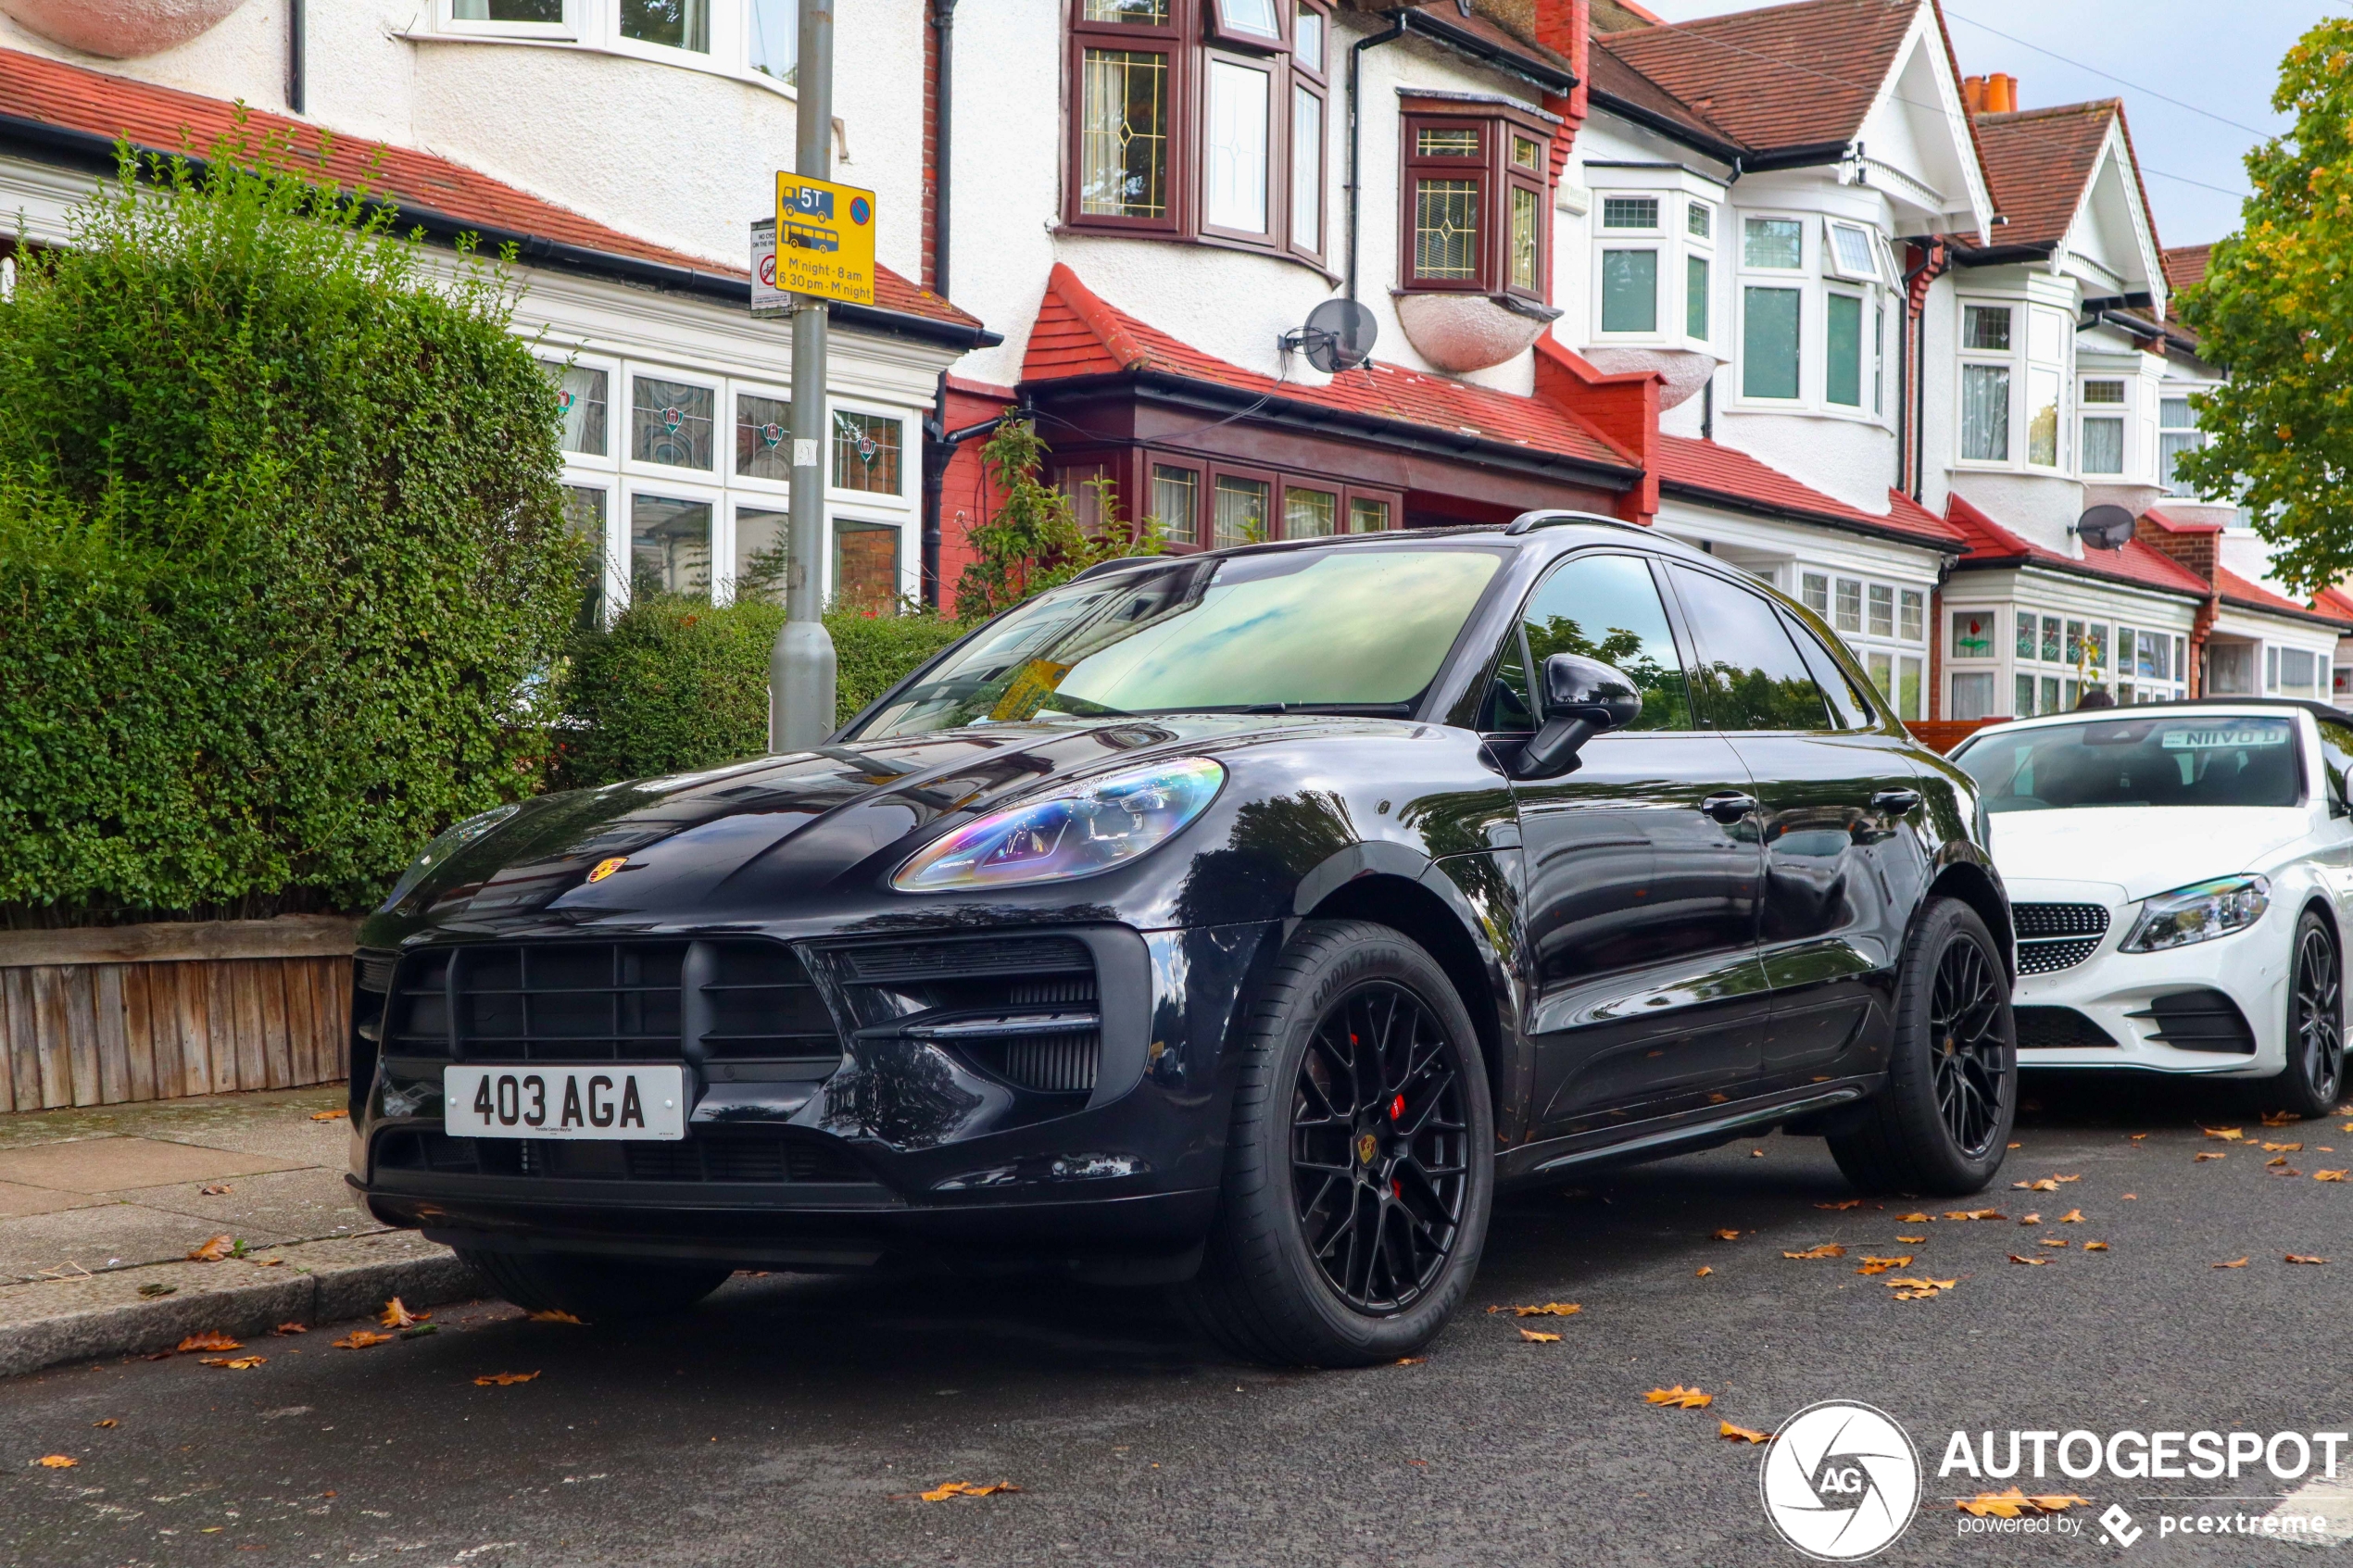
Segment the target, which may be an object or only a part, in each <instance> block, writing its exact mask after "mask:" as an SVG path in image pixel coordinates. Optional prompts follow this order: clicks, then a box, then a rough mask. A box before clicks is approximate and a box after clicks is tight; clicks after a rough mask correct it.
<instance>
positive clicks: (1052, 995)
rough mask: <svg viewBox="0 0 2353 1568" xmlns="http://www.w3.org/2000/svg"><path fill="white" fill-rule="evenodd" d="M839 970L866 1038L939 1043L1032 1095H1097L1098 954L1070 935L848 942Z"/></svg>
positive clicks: (837, 958)
mask: <svg viewBox="0 0 2353 1568" xmlns="http://www.w3.org/2000/svg"><path fill="white" fill-rule="evenodd" d="M831 961H832V962H833V963H834V965H835V970H834V972H835V974H836V976H837V981H838V983H839V985H841V988H842V991H843V993H844V994H845V995H846V997H848V999H849V1010H850V1011H851V1013H852V1015H853V1016H854V1017H855V1018H856V1019H857V1020H858V1023H859V1028H858V1035H859V1037H860V1038H861V1039H867V1040H878V1041H879V1040H890V1039H899V1040H909V1041H920V1042H923V1043H924V1044H926V1045H931V1046H936V1047H939V1048H940V1049H942V1050H944V1051H947V1052H949V1053H950V1055H952V1056H954V1057H956V1058H958V1059H959V1060H963V1062H965V1063H966V1064H968V1065H969V1066H971V1067H974V1068H975V1069H977V1070H978V1071H979V1072H981V1073H984V1074H986V1075H987V1076H988V1077H991V1078H994V1079H997V1080H999V1081H1000V1082H1001V1083H1004V1084H1006V1085H1010V1086H1012V1087H1013V1088H1017V1089H1024V1090H1027V1091H1029V1092H1030V1093H1033V1094H1046V1095H1086V1094H1090V1093H1092V1092H1093V1090H1094V1087H1095V1081H1096V1078H1097V1076H1098V1074H1099V1073H1100V1071H1101V1059H1102V1016H1101V996H1100V992H1099V988H1098V986H1097V983H1096V974H1095V960H1094V956H1093V954H1092V953H1090V952H1089V951H1088V947H1087V945H1086V944H1085V943H1083V942H1080V941H1077V940H1076V939H1075V938H1072V937H1068V936H1008V937H983V938H979V939H975V940H964V941H928V942H918V943H905V944H892V945H890V946H887V947H850V948H844V949H839V950H837V951H836V952H835V953H834V954H832V955H831Z"/></svg>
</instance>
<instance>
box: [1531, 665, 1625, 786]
mask: <svg viewBox="0 0 2353 1568" xmlns="http://www.w3.org/2000/svg"><path fill="white" fill-rule="evenodd" d="M1641 716H1642V691H1641V690H1640V688H1638V687H1637V686H1636V685H1635V684H1634V683H1633V681H1632V680H1631V678H1629V676H1628V675H1627V674H1626V672H1625V671H1622V670H1618V669H1616V668H1614V667H1613V666H1610V665H1607V664H1604V663H1603V662H1602V661H1601V660H1600V659H1586V658H1584V657H1582V656H1581V655H1579V654H1573V653H1556V654H1554V655H1553V656H1552V657H1551V658H1550V659H1546V660H1544V727H1543V728H1542V729H1541V730H1539V731H1537V732H1536V734H1535V737H1534V738H1533V739H1531V740H1530V741H1529V743H1528V746H1527V749H1526V750H1524V751H1522V752H1521V753H1520V759H1519V766H1518V768H1517V769H1516V771H1517V772H1518V774H1519V776H1520V777H1522V778H1526V779H1548V778H1552V777H1554V776H1555V775H1557V774H1560V773H1566V772H1569V771H1573V770H1574V769H1575V768H1576V766H1577V753H1578V749H1579V747H1581V746H1583V745H1584V744H1585V743H1586V742H1587V741H1588V740H1591V739H1592V737H1593V736H1595V735H1597V734H1601V733H1602V732H1604V730H1622V729H1624V728H1625V727H1626V726H1627V725H1629V724H1630V723H1632V722H1633V721H1635V720H1636V719H1638V718H1640V717H1641Z"/></svg>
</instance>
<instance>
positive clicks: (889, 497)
mask: <svg viewBox="0 0 2353 1568" xmlns="http://www.w3.org/2000/svg"><path fill="white" fill-rule="evenodd" d="M836 414H865V415H868V416H870V417H871V418H874V419H878V420H894V421H895V422H896V423H897V424H898V426H899V488H898V489H897V490H852V489H849V488H848V487H847V486H845V485H839V484H836V483H834V416H835V415H836ZM911 423H912V416H911V415H910V414H909V413H908V411H907V410H906V409H904V408H890V407H888V406H887V405H885V404H880V403H870V402H867V401H866V400H865V399H863V398H859V397H828V398H827V399H826V400H825V433H824V437H823V438H822V439H823V440H824V451H823V452H821V453H820V454H819V455H818V457H819V461H820V464H821V465H822V471H823V472H824V476H825V510H826V512H827V513H828V514H829V515H830V514H831V513H832V511H833V510H834V508H835V507H836V506H837V505H839V506H844V507H848V508H850V509H852V510H853V511H865V510H872V509H873V508H877V507H879V508H883V509H885V510H887V511H896V510H898V509H900V508H902V507H912V505H913V504H914V497H915V485H916V483H918V480H919V476H918V475H917V473H916V471H915V470H917V469H919V468H921V467H922V466H923V440H922V434H921V433H920V432H919V431H918V432H914V433H912V439H911V433H910V425H911ZM871 521H880V520H871Z"/></svg>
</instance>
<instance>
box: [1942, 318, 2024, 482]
mask: <svg viewBox="0 0 2353 1568" xmlns="http://www.w3.org/2000/svg"><path fill="white" fill-rule="evenodd" d="M1972 308H1975V309H1985V310H2002V311H2005V312H2007V314H2008V316H2009V322H2010V335H2009V346H2008V347H2007V348H1972V347H1970V346H1969V311H1970V310H1971V309H1972ZM2029 308H2030V307H2029V305H2028V303H2027V302H2026V301H2025V300H2022V299H2001V298H1995V297H1990V296H1985V295H1961V296H1960V297H1959V298H1958V299H1957V300H1956V301H1955V302H1954V317H1953V332H1954V336H1953V343H1954V351H1953V359H1954V365H1953V461H1954V463H1955V464H1956V465H1957V466H1958V467H1962V468H1969V469H1984V470H2003V471H2007V470H2012V469H2018V468H2022V467H2024V466H2025V465H2024V462H2023V460H2022V459H2021V458H2020V456H2019V453H2020V450H2021V449H2022V448H2023V446H2024V445H2025V441H2026V429H2025V421H2024V420H2022V419H2020V413H2019V410H2020V407H2021V405H2022V404H2023V403H2024V401H2025V397H2026V389H2025V387H2024V386H2023V385H2022V384H2021V383H2022V382H2023V380H2024V366H2025V360H2026V345H2025V342H2024V339H2025V335H2026V333H2025V327H2026V320H2027V311H2028V310H2029ZM1972 365H1989V366H1998V367H2000V368H2001V369H2002V370H2006V371H2007V372H2008V373H2009V384H2008V387H2007V393H2006V395H2005V399H2004V420H2003V425H2002V429H2003V437H2004V441H2005V445H2004V447H2003V451H2002V455H2001V456H2000V457H1998V458H1972V457H1969V455H1968V432H1967V419H1968V408H1969V366H1972Z"/></svg>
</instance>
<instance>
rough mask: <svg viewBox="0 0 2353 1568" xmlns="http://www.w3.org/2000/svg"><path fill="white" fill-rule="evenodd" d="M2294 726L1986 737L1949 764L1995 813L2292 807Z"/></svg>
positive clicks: (2089, 727) (2141, 725) (2095, 729)
mask: <svg viewBox="0 0 2353 1568" xmlns="http://www.w3.org/2000/svg"><path fill="white" fill-rule="evenodd" d="M2295 726H2296V721H2294V720H2293V719H2286V718H2272V717H2269V716H2266V717H2261V718H2256V717H2247V716H2242V715H2237V714H2199V715H2192V716H2190V717H2186V718H2174V719H2123V720H2117V719H2108V720H2098V721H2087V722H2084V723H2081V724H2055V725H2052V726H2051V727H2049V728H2047V729H2032V730H2016V731H2009V732H2005V731H2002V730H1999V729H1994V730H1987V731H1984V732H1982V733H1981V734H1978V735H1977V736H1976V737H1975V738H1973V739H1971V740H1970V741H1969V744H1968V745H1966V746H1963V747H1961V749H1960V750H1958V751H1957V752H1955V753H1954V754H1953V760H1954V761H1956V762H1957V763H1959V764H1960V765H1961V766H1962V768H1964V769H1966V770H1967V771H1968V772H1969V777H1971V778H1973V779H1975V780H1976V781H1977V782H1978V784H1979V785H1980V786H1981V787H1982V789H1983V790H1984V792H1985V809H1987V810H1989V811H2049V810H2057V809H2067V808H2070V807H2085V806H2293V805H2295V804H2296V802H2297V801H2298V800H2300V799H2301V798H2302V797H2303V794H2304V789H2303V777H2304V775H2303V770H2302V767H2301V766H2300V765H2299V763H2298V762H2297V760H2296V728H2295Z"/></svg>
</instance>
